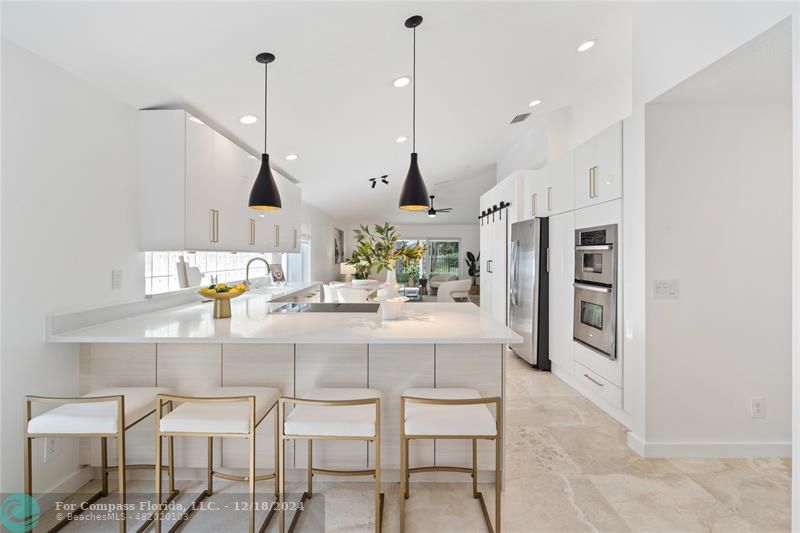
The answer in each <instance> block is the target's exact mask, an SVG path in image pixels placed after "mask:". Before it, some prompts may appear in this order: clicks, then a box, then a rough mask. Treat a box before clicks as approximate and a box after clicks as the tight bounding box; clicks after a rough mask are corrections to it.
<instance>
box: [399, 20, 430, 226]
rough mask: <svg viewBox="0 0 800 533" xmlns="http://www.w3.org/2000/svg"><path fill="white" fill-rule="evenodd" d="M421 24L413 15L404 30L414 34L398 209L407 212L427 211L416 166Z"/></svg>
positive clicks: (422, 186)
mask: <svg viewBox="0 0 800 533" xmlns="http://www.w3.org/2000/svg"><path fill="white" fill-rule="evenodd" d="M420 24H422V17H420V16H419V15H414V16H413V17H409V18H408V19H406V28H411V29H412V30H413V32H414V56H413V67H412V72H411V91H412V93H411V94H412V96H411V107H412V119H411V164H410V165H409V167H408V174H406V180H405V181H404V182H403V189H402V190H401V191H400V209H406V210H408V211H427V210H428V209H429V207H430V206H429V205H428V188H427V187H425V180H424V179H422V174H421V173H420V171H419V165H418V164H417V26H419V25H420Z"/></svg>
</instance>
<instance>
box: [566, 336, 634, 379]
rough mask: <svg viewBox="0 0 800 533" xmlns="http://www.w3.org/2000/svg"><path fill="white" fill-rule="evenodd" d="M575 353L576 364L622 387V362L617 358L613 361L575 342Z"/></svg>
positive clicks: (573, 342)
mask: <svg viewBox="0 0 800 533" xmlns="http://www.w3.org/2000/svg"><path fill="white" fill-rule="evenodd" d="M572 344H573V345H574V346H573V353H574V355H575V362H576V363H580V364H582V365H583V366H585V367H587V368H589V369H590V370H592V372H595V373H596V374H600V375H601V376H603V379H605V380H606V381H610V382H611V383H613V384H614V385H616V386H617V387H621V386H622V360H621V359H619V358H617V359H615V360H613V361H612V360H611V359H609V358H608V357H605V356H603V355H600V354H599V353H597V352H595V351H594V350H592V349H591V348H588V347H586V346H584V345H583V344H581V343H579V342H577V341H575V340H573V341H572Z"/></svg>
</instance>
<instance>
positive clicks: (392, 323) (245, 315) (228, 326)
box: [48, 291, 522, 344]
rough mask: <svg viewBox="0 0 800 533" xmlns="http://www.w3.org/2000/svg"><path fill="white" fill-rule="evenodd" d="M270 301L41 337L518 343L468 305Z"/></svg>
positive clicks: (188, 309) (254, 297) (258, 296)
mask: <svg viewBox="0 0 800 533" xmlns="http://www.w3.org/2000/svg"><path fill="white" fill-rule="evenodd" d="M274 298H275V295H269V296H268V295H267V294H265V293H263V292H259V291H254V292H252V293H247V294H245V295H243V296H241V297H239V298H236V299H234V300H232V301H231V313H232V317H231V318H226V319H215V318H213V305H212V303H210V302H197V303H193V304H188V305H181V306H177V307H171V308H167V309H161V310H157V311H152V312H146V313H142V314H138V315H135V316H130V317H126V318H121V319H119V320H113V321H109V322H103V323H100V324H96V325H92V326H88V327H83V328H79V329H74V330H70V331H63V332H60V333H55V334H50V335H48V341H50V342H64V343H78V342H86V343H137V342H139V343H140V342H145V343H147V342H157V343H191V342H200V343H262V344H266V343H292V344H357V343H364V344H433V343H440V344H442V343H448V344H482V343H487V344H489V343H511V344H514V343H519V342H522V338H521V337H520V336H519V335H517V334H516V333H515V332H514V331H512V330H511V329H509V328H507V327H506V326H504V325H503V324H500V323H499V322H497V321H495V320H494V319H493V318H492V317H491V316H489V315H488V314H487V313H485V312H482V311H481V310H480V308H478V307H477V306H475V305H473V304H470V303H408V304H406V305H405V306H404V317H403V318H401V319H398V320H382V319H381V317H380V314H379V313H309V312H306V313H275V312H274V311H275V310H276V309H278V308H279V307H280V306H281V305H283V304H277V303H270V301H269V300H270V299H274Z"/></svg>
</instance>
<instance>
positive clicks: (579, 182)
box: [573, 122, 622, 209]
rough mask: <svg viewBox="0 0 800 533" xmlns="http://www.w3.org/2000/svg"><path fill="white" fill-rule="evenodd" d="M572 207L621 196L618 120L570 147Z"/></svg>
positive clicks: (619, 125)
mask: <svg viewBox="0 0 800 533" xmlns="http://www.w3.org/2000/svg"><path fill="white" fill-rule="evenodd" d="M574 165H575V166H574V172H573V176H574V181H575V185H574V191H575V208H576V209H578V208H581V207H586V206H589V205H593V204H598V203H601V202H607V201H609V200H614V199H616V198H621V197H622V122H617V123H615V124H614V125H613V126H611V127H609V128H607V129H606V130H604V131H602V132H601V133H600V134H599V135H597V136H595V137H593V138H592V139H590V140H588V141H586V142H585V143H583V144H582V145H580V146H578V147H577V148H576V149H575V150H574Z"/></svg>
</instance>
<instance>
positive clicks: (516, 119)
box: [511, 113, 531, 124]
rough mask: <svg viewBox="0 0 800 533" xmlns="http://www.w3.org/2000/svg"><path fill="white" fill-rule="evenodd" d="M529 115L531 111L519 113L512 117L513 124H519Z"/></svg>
mask: <svg viewBox="0 0 800 533" xmlns="http://www.w3.org/2000/svg"><path fill="white" fill-rule="evenodd" d="M529 116H531V114H530V113H520V114H519V115H517V116H516V117H514V118H512V119H511V124H517V123H519V122H522V121H524V120H527V118H528V117H529Z"/></svg>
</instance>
